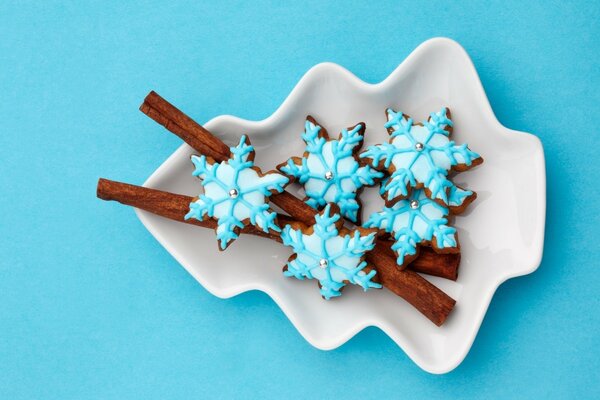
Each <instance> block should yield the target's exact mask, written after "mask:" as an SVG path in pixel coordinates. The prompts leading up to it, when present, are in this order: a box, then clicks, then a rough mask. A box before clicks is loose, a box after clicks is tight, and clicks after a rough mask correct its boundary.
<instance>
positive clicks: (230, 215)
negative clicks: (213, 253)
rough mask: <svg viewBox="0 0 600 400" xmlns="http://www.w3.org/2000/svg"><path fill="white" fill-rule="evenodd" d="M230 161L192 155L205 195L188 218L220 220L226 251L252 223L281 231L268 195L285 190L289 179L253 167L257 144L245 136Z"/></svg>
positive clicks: (219, 233)
mask: <svg viewBox="0 0 600 400" xmlns="http://www.w3.org/2000/svg"><path fill="white" fill-rule="evenodd" d="M230 150H231V156H230V158H229V160H227V161H223V162H221V163H217V162H215V160H214V159H212V158H210V157H205V156H199V157H198V156H192V162H193V163H194V166H195V167H196V169H195V171H194V173H193V175H194V176H197V177H198V178H200V179H201V181H202V186H203V187H204V194H201V195H200V196H198V197H197V198H196V199H195V200H194V201H193V202H192V203H191V204H190V211H189V213H188V214H187V215H186V216H185V219H189V218H196V219H198V220H200V221H203V220H205V219H207V218H213V219H216V220H217V224H218V225H217V228H216V233H217V240H218V241H219V242H220V246H219V248H220V249H221V250H225V249H226V248H227V246H229V244H230V243H231V242H232V241H233V240H235V239H237V238H238V235H239V232H240V230H241V229H242V228H243V227H244V226H246V225H248V224H252V225H254V226H256V227H258V228H260V229H262V230H263V231H264V232H266V233H269V230H272V231H276V232H281V229H280V228H279V227H278V226H277V220H276V219H277V218H276V217H277V214H276V213H275V212H273V211H272V210H270V208H269V205H268V197H269V196H270V195H271V194H273V193H280V192H282V191H283V189H284V187H285V185H286V184H287V183H288V182H289V179H288V178H287V177H285V176H284V175H282V174H280V173H278V172H277V171H270V172H267V173H265V174H263V173H262V172H261V170H260V169H259V168H258V167H255V166H254V147H252V146H251V145H250V141H249V140H248V138H247V137H246V136H242V137H241V138H240V142H239V144H238V145H237V146H235V147H231V148H230Z"/></svg>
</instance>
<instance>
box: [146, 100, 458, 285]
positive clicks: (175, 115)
mask: <svg viewBox="0 0 600 400" xmlns="http://www.w3.org/2000/svg"><path fill="white" fill-rule="evenodd" d="M140 110H141V111H142V112H143V113H144V114H146V115H148V116H149V117H150V118H152V119H153V120H155V121H156V122H158V123H159V124H161V125H162V126H164V127H165V128H167V130H169V131H171V132H172V133H174V134H176V135H177V136H179V137H180V138H181V139H182V140H183V141H184V142H185V143H187V144H188V145H190V147H192V148H193V149H195V150H196V151H198V152H200V154H204V155H206V156H210V157H212V158H213V159H215V160H216V161H218V162H221V161H225V160H227V159H229V147H228V146H227V145H226V144H225V143H223V142H222V141H221V140H220V139H219V138H217V137H216V136H214V135H213V134H212V133H210V132H209V131H208V130H206V128H204V127H203V126H202V125H200V124H198V123H197V122H195V121H194V120H193V119H191V118H190V117H188V116H187V115H186V114H184V113H183V112H182V111H181V110H179V109H178V108H177V107H175V106H174V105H172V104H171V103H169V102H168V101H167V100H165V99H163V98H162V97H161V96H160V95H159V94H158V93H156V92H154V91H151V92H150V93H149V94H148V96H146V98H145V99H144V102H143V103H142V105H141V106H140ZM270 201H271V202H272V203H274V204H276V205H278V206H279V207H280V208H281V209H283V210H285V211H286V212H287V213H288V214H290V215H292V216H293V217H294V218H295V219H297V220H299V221H301V222H303V223H305V224H307V225H312V223H313V221H314V215H315V210H314V209H313V208H311V207H310V206H308V205H307V204H306V203H305V202H304V201H302V200H300V199H298V198H297V197H295V196H294V195H292V194H291V193H289V192H287V191H284V192H282V193H276V194H274V195H272V196H271V197H270ZM373 253H376V254H379V253H382V254H385V255H387V256H388V257H393V258H394V259H395V258H396V255H395V254H394V252H393V251H392V250H391V249H390V247H389V244H387V243H386V241H383V240H378V241H377V243H376V245H375V249H374V250H373ZM375 257H376V258H378V256H375ZM459 264H460V253H456V254H438V253H436V252H435V251H433V250H432V249H430V248H422V249H421V251H420V252H419V257H417V258H416V259H415V260H414V261H413V262H412V263H411V264H409V267H410V268H411V269H412V270H414V271H417V272H422V273H425V274H429V275H434V276H439V277H442V278H446V279H451V280H454V281H455V280H456V279H457V277H458V266H459ZM397 268H398V267H397V266H396V269H397Z"/></svg>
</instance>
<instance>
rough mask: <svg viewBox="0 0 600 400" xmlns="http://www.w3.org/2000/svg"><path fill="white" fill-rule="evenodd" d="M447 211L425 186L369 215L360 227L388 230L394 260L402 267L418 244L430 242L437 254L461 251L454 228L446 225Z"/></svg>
mask: <svg viewBox="0 0 600 400" xmlns="http://www.w3.org/2000/svg"><path fill="white" fill-rule="evenodd" d="M448 214H449V210H448V208H447V207H444V206H442V205H441V204H439V203H438V202H436V201H434V200H432V199H430V198H429V197H427V195H426V194H425V190H424V189H415V190H413V191H412V192H411V194H410V196H409V197H408V198H406V199H402V200H399V201H398V202H396V203H395V204H394V205H393V206H391V207H384V208H383V211H380V212H376V213H373V214H371V216H370V217H369V219H368V220H367V221H366V222H365V223H364V224H363V226H364V227H366V228H378V229H381V230H384V231H385V232H387V233H389V234H390V235H391V236H392V239H393V240H394V244H393V245H392V250H394V251H395V252H396V255H397V256H398V259H397V260H396V262H397V264H398V265H399V266H400V267H404V266H405V265H407V264H408V263H410V262H411V261H412V260H414V259H415V258H416V257H417V246H419V245H424V244H428V245H431V246H432V247H433V249H434V250H435V251H436V252H438V253H457V252H458V251H459V250H460V249H459V244H458V238H457V235H456V229H455V228H452V227H450V226H448V225H447V223H448V220H447V219H446V217H447V216H448Z"/></svg>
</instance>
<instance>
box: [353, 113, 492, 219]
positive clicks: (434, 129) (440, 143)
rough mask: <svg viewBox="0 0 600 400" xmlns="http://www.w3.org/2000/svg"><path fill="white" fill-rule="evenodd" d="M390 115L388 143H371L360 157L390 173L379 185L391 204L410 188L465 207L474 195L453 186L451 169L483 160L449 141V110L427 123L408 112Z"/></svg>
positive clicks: (457, 210)
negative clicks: (407, 113)
mask: <svg viewBox="0 0 600 400" xmlns="http://www.w3.org/2000/svg"><path fill="white" fill-rule="evenodd" d="M386 115H387V123H386V124H385V127H386V128H387V130H388V133H389V135H390V141H389V143H384V144H380V145H376V146H369V148H368V149H367V150H366V151H364V152H363V153H361V155H360V157H361V158H366V159H369V160H370V161H371V163H372V165H373V166H374V167H375V168H377V169H380V170H386V171H387V172H388V173H389V174H390V177H389V178H387V179H386V180H385V181H384V182H383V183H382V186H381V195H382V196H383V197H384V198H385V199H386V202H387V205H388V206H389V205H391V204H393V203H394V202H395V201H398V200H399V199H403V198H406V197H407V196H408V195H409V194H410V191H411V190H412V189H419V188H424V189H425V192H426V194H427V196H429V197H431V198H432V199H435V200H436V201H438V202H439V203H440V204H443V205H446V206H449V207H450V210H451V211H452V212H453V213H455V214H458V213H460V212H462V211H464V209H465V208H466V207H467V205H468V204H469V203H470V202H471V201H473V200H474V199H475V196H476V194H475V193H473V192H471V191H468V190H464V189H462V188H460V187H458V186H456V185H454V184H453V183H452V182H451V181H450V180H449V179H448V172H450V171H451V170H455V171H465V170H467V169H469V168H471V167H473V166H475V165H478V164H481V163H482V162H483V159H482V158H481V157H480V156H479V154H477V153H475V152H473V151H471V150H470V149H469V148H468V147H467V145H466V144H463V145H455V144H454V141H452V140H450V134H451V133H452V120H451V119H450V111H449V110H448V109H447V108H443V109H442V110H441V111H439V112H437V113H432V114H431V115H430V116H429V119H428V120H427V121H425V122H423V123H413V120H412V118H410V117H409V116H408V115H406V114H403V113H401V112H396V111H394V110H392V109H388V110H387V111H386Z"/></svg>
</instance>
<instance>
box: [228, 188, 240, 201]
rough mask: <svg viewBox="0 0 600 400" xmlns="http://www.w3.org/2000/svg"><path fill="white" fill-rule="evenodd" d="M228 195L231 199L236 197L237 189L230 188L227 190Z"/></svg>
mask: <svg viewBox="0 0 600 400" xmlns="http://www.w3.org/2000/svg"><path fill="white" fill-rule="evenodd" d="M229 197H231V198H232V199H235V198H236V197H238V191H237V190H235V189H231V190H230V191H229Z"/></svg>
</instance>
